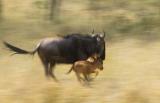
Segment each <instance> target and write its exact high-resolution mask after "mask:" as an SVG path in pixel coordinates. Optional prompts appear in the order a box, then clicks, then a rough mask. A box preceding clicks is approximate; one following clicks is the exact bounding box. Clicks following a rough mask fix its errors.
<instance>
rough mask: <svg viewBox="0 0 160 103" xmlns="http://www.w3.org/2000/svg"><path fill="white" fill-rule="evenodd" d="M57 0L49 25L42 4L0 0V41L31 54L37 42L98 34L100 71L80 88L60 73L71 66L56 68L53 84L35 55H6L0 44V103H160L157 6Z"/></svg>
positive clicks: (141, 1) (145, 0)
mask: <svg viewBox="0 0 160 103" xmlns="http://www.w3.org/2000/svg"><path fill="white" fill-rule="evenodd" d="M62 1H63V2H62V7H61V13H60V16H59V17H58V19H59V20H57V21H56V20H53V21H49V20H47V16H48V10H47V9H46V8H45V7H44V6H45V5H44V3H46V0H25V1H24V0H2V3H3V12H2V16H3V19H2V20H1V21H0V40H1V41H2V40H6V41H9V42H10V43H13V44H14V45H17V46H19V47H24V48H26V49H27V50H32V49H33V48H34V46H35V45H36V44H37V43H38V41H39V40H40V39H41V38H43V37H49V36H54V35H55V34H57V33H58V34H67V33H73V32H82V33H88V32H90V31H92V29H93V28H95V30H96V31H102V29H104V30H105V31H106V32H107V50H106V54H107V55H106V56H107V57H106V61H105V63H104V71H103V72H100V74H99V76H98V77H97V78H96V79H95V80H94V81H93V82H92V84H91V87H86V86H81V85H80V84H79V83H78V82H77V80H76V77H75V74H74V73H71V74H70V75H66V74H65V73H66V72H67V71H68V69H70V66H71V65H58V66H57V67H56V69H55V72H56V76H57V77H58V79H59V80H60V83H55V82H54V81H53V80H52V79H51V80H48V79H47V78H45V76H44V71H43V67H42V65H41V63H40V61H39V59H38V57H37V55H35V56H34V58H33V57H32V56H27V55H15V56H10V52H9V51H8V50H7V49H5V48H4V46H3V45H2V43H0V51H1V53H0V103H30V102H32V103H160V98H159V97H160V69H159V68H160V66H159V62H160V60H159V58H160V55H159V54H160V53H159V51H160V42H159V41H158V40H159V37H160V35H159V32H160V28H159V27H160V23H159V21H160V12H159V10H160V6H159V4H160V1H159V0H84V1H83V2H82V0H62ZM93 1H94V2H93ZM111 39H112V40H115V41H116V42H113V41H111ZM121 39H122V40H121Z"/></svg>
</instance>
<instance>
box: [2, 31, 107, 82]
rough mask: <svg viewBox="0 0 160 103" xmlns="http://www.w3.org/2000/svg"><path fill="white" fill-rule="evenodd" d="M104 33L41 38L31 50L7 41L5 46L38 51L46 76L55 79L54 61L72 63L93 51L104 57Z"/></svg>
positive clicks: (17, 49)
mask: <svg viewBox="0 0 160 103" xmlns="http://www.w3.org/2000/svg"><path fill="white" fill-rule="evenodd" d="M104 37H105V33H104V34H92V35H81V34H69V35H67V36H63V37H58V38H56V37H55V38H46V39H43V40H42V41H41V42H40V43H39V44H38V45H37V47H36V48H35V49H34V50H33V51H26V50H23V49H20V48H18V47H15V46H13V45H11V44H9V43H7V42H4V44H5V46H6V47H8V48H9V49H10V50H12V51H14V52H15V54H34V53H36V52H37V53H38V56H39V57H40V60H41V61H42V64H43V66H44V69H45V74H46V76H51V77H53V78H54V79H55V80H56V77H55V75H54V73H53V68H54V66H55V64H56V63H68V64H71V63H74V62H75V61H77V60H85V59H87V58H88V57H89V56H91V55H92V54H94V53H97V54H99V55H100V57H101V59H102V60H104V59H105V41H104Z"/></svg>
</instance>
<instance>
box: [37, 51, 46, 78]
mask: <svg viewBox="0 0 160 103" xmlns="http://www.w3.org/2000/svg"><path fill="white" fill-rule="evenodd" d="M38 56H39V58H40V60H41V62H42V65H43V67H44V71H45V75H46V76H47V77H48V76H49V62H48V61H47V60H46V58H45V57H44V56H43V55H41V53H40V52H38Z"/></svg>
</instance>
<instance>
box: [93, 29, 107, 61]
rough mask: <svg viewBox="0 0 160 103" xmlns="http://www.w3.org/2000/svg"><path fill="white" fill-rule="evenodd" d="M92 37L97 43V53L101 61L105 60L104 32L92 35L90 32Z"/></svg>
mask: <svg viewBox="0 0 160 103" xmlns="http://www.w3.org/2000/svg"><path fill="white" fill-rule="evenodd" d="M92 37H93V38H95V39H96V41H97V53H98V54H99V55H100V57H101V59H103V60H104V59H105V32H103V33H94V30H93V32H92Z"/></svg>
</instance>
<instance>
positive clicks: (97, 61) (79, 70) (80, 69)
mask: <svg viewBox="0 0 160 103" xmlns="http://www.w3.org/2000/svg"><path fill="white" fill-rule="evenodd" d="M90 59H93V61H92V62H91V61H90ZM97 69H100V70H103V62H102V59H101V58H100V57H99V56H98V55H97V54H94V55H93V56H91V57H89V58H88V59H87V60H80V61H76V62H75V63H74V64H73V65H72V67H71V69H70V70H69V71H68V73H67V74H69V73H70V72H71V71H72V70H73V71H74V72H75V74H76V76H77V79H78V81H79V82H81V80H83V81H89V76H90V74H91V73H96V76H97V75H98V71H96V70H97ZM80 74H83V77H84V78H85V79H84V78H82V77H81V76H80Z"/></svg>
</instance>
